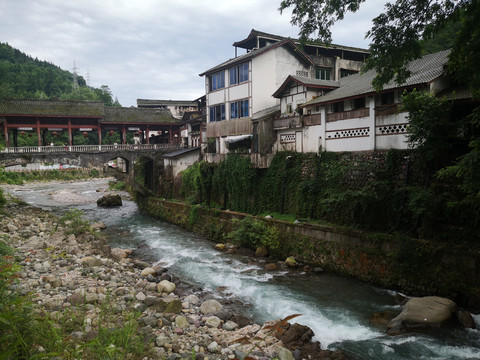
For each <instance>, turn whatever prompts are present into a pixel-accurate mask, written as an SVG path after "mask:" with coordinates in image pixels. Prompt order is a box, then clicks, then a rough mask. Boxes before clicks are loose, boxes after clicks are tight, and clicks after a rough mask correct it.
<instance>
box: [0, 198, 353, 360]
mask: <svg viewBox="0 0 480 360" xmlns="http://www.w3.org/2000/svg"><path fill="white" fill-rule="evenodd" d="M4 210H5V213H6V214H8V216H2V218H1V220H0V239H2V240H4V241H5V242H6V243H7V244H8V245H9V246H11V247H12V248H14V249H15V250H16V254H15V258H16V260H17V261H18V262H19V264H20V265H21V270H20V273H19V275H20V279H19V281H18V283H17V284H15V285H13V286H12V289H11V290H12V291H15V292H18V293H20V294H25V295H26V294H31V293H33V294H34V295H35V296H34V299H35V306H36V309H37V311H39V312H40V311H41V312H43V313H44V314H45V316H48V317H49V318H50V319H51V320H52V321H54V322H55V321H59V319H61V318H62V317H63V316H69V314H70V315H71V314H73V313H75V312H81V313H82V314H83V316H84V319H83V321H82V322H81V324H80V325H79V327H78V328H76V329H72V331H71V333H70V334H69V339H70V340H69V341H75V342H77V343H78V344H79V346H80V347H81V344H84V343H87V342H89V341H92V340H93V339H95V337H96V336H97V335H98V331H99V327H100V326H102V327H111V328H115V327H119V326H122V324H123V325H124V324H126V323H127V321H128V319H129V318H128V316H130V315H131V314H138V316H136V317H135V319H136V320H135V321H136V326H135V329H136V332H137V334H138V335H140V336H141V338H142V339H144V341H145V343H147V344H148V347H147V350H146V351H145V354H142V357H140V358H142V359H146V360H147V359H168V360H176V359H192V355H193V356H195V358H196V359H203V360H207V359H212V360H216V359H234V358H238V359H242V358H244V357H245V356H247V355H248V356H251V357H252V358H254V359H273V358H279V359H294V358H295V359H302V358H311V359H326V358H330V359H345V356H344V355H343V354H341V353H340V352H331V351H324V350H320V347H319V344H318V343H312V342H310V339H311V338H312V336H313V334H312V333H311V330H310V329H308V328H306V327H302V326H293V325H292V326H290V325H289V324H283V323H282V322H281V323H278V320H277V321H272V322H270V323H266V324H264V325H263V326H261V325H259V324H248V325H246V326H243V327H241V326H242V325H245V324H242V323H241V321H238V320H237V319H240V317H237V316H236V314H234V313H232V312H231V311H229V309H228V307H227V306H226V304H222V301H221V300H220V301H217V300H218V299H217V300H215V299H213V298H208V296H205V294H200V293H195V292H194V291H193V290H192V291H188V288H187V289H186V286H185V285H184V284H179V283H178V281H177V280H173V281H172V278H171V277H170V275H169V274H168V269H164V268H162V267H159V266H154V264H148V263H145V262H144V261H141V260H138V259H135V258H132V257H131V254H130V251H127V250H125V249H110V247H109V246H108V244H107V243H106V241H105V239H104V238H103V237H102V236H98V235H97V233H98V232H100V231H101V230H100V228H101V225H100V224H97V225H95V226H94V228H93V229H92V230H91V231H90V232H86V233H83V234H69V232H70V231H69V230H70V229H69V224H68V222H67V223H66V224H65V226H63V225H61V224H60V223H59V222H58V219H57V218H56V217H55V216H53V215H51V214H50V213H49V212H46V211H43V210H41V209H38V208H35V207H31V206H27V205H24V204H16V203H11V204H9V205H7V207H6V208H5V209H4ZM105 308H108V309H109V314H110V315H111V316H110V317H109V318H108V321H107V320H106V319H105V318H102V317H100V314H101V313H102V312H103V311H105ZM101 321H107V323H100V322H101ZM276 324H277V325H282V326H275V325H276ZM274 330H275V331H274ZM276 330H279V332H278V333H277V331H276ZM300 340H301V341H300ZM36 351H38V352H40V353H41V352H42V351H45V349H42V348H41V347H39V348H38V349H36ZM119 351H120V352H121V349H119ZM126 358H130V357H129V356H127V357H126ZM131 358H135V357H131Z"/></svg>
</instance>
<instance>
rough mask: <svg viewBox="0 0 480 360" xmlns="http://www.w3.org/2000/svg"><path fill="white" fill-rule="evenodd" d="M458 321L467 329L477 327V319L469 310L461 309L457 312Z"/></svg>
mask: <svg viewBox="0 0 480 360" xmlns="http://www.w3.org/2000/svg"><path fill="white" fill-rule="evenodd" d="M457 317H458V321H459V322H460V324H461V325H462V326H463V327H464V328H467V329H475V327H476V326H475V320H474V319H473V317H472V314H470V313H469V312H468V311H459V312H458V313H457Z"/></svg>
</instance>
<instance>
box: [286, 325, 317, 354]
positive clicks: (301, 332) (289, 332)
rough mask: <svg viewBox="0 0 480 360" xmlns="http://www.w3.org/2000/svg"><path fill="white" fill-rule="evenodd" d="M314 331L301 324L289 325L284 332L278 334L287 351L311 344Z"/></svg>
mask: <svg viewBox="0 0 480 360" xmlns="http://www.w3.org/2000/svg"><path fill="white" fill-rule="evenodd" d="M313 335H314V333H313V331H312V329H310V328H309V327H308V326H305V325H301V324H288V323H287V327H286V329H285V330H284V331H282V332H281V333H280V335H278V334H277V337H278V338H279V339H280V340H281V341H282V343H283V345H284V346H285V347H286V348H287V349H296V348H301V347H302V346H303V345H304V344H306V343H309V342H310V341H311V340H312V338H313Z"/></svg>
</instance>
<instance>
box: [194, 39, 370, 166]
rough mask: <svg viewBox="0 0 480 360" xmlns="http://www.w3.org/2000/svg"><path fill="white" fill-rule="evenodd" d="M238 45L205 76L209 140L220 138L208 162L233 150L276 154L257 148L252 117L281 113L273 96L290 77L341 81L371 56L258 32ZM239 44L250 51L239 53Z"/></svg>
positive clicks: (346, 49)
mask: <svg viewBox="0 0 480 360" xmlns="http://www.w3.org/2000/svg"><path fill="white" fill-rule="evenodd" d="M233 45H234V46H235V55H236V56H235V58H233V59H230V60H228V61H226V62H224V63H222V64H219V65H217V66H215V67H213V68H211V69H209V70H207V71H205V72H203V73H201V74H200V76H205V91H206V106H207V108H206V109H207V138H208V139H209V141H211V142H213V141H214V142H215V155H212V154H210V155H208V154H207V156H206V158H207V160H209V161H218V160H220V159H221V158H222V155H224V154H226V153H228V152H229V151H232V149H235V150H236V151H238V150H240V151H246V152H251V151H252V150H253V151H260V152H268V151H270V152H271V149H267V148H263V149H256V146H255V142H256V136H257V135H258V133H257V129H256V128H255V126H257V125H258V124H253V123H252V119H253V120H254V122H255V114H259V113H261V114H262V117H263V119H267V118H268V116H269V114H270V115H271V114H273V113H275V112H276V111H277V109H278V105H280V100H279V99H277V98H274V97H272V94H273V93H274V92H275V91H276V90H277V89H278V88H279V87H280V86H281V85H282V84H283V83H284V81H285V79H287V78H288V77H289V76H302V77H305V78H316V77H317V78H318V79H320V80H337V79H338V78H340V76H342V75H347V74H350V73H352V72H358V71H359V70H360V68H361V66H362V65H363V61H364V60H365V57H366V56H368V52H367V51H366V50H363V49H356V48H350V47H343V46H337V45H330V46H329V47H325V46H323V45H321V44H316V43H309V44H306V45H305V46H304V47H299V42H298V41H296V40H292V39H288V38H284V37H280V36H277V35H271V34H266V33H262V32H258V31H256V30H252V31H251V32H250V34H249V36H248V37H247V38H246V39H244V40H241V41H239V42H236V43H234V44H233ZM238 48H243V49H245V50H246V51H247V53H245V54H243V55H239V56H237V51H238ZM306 101H307V99H305V100H304V102H306ZM296 105H300V103H296V104H295V106H296ZM268 109H271V112H270V113H269V112H268ZM261 128H268V126H267V127H265V126H261ZM258 131H260V130H258ZM239 144H240V145H239ZM264 145H265V146H266V147H268V144H267V143H265V144H264ZM270 145H271V144H270ZM218 155H220V156H218Z"/></svg>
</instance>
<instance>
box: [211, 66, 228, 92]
mask: <svg viewBox="0 0 480 360" xmlns="http://www.w3.org/2000/svg"><path fill="white" fill-rule="evenodd" d="M208 86H209V90H210V91H215V90H218V89H223V88H224V87H225V71H220V72H218V73H215V74H213V75H210V76H209V77H208Z"/></svg>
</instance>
